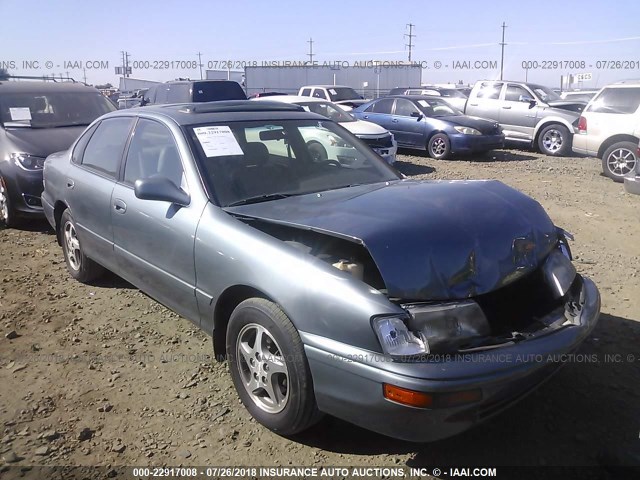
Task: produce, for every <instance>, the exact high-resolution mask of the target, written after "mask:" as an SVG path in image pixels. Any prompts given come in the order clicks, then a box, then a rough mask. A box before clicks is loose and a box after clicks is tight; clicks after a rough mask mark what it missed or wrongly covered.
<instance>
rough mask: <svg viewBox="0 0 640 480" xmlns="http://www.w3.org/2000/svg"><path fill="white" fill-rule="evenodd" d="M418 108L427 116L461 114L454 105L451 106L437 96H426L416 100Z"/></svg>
mask: <svg viewBox="0 0 640 480" xmlns="http://www.w3.org/2000/svg"><path fill="white" fill-rule="evenodd" d="M418 105H419V106H420V109H421V110H422V111H423V112H424V114H425V115H426V116H427V117H451V116H453V115H463V113H462V112H461V111H460V110H458V109H457V108H455V107H452V106H451V105H449V104H448V103H447V101H446V100H443V99H441V98H439V97H428V98H424V99H420V100H418Z"/></svg>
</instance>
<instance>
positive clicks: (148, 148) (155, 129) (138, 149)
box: [124, 118, 186, 190]
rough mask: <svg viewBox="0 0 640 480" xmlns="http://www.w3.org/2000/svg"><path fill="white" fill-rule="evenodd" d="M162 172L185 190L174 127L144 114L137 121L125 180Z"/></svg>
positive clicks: (128, 156)
mask: <svg viewBox="0 0 640 480" xmlns="http://www.w3.org/2000/svg"><path fill="white" fill-rule="evenodd" d="M153 175H163V176H165V177H167V178H168V179H169V180H171V181H172V182H173V183H174V184H175V185H176V186H177V187H181V188H183V189H185V190H186V183H185V179H184V170H183V168H182V163H181V162H180V155H179V154H178V147H177V146H176V142H175V140H174V138H173V134H172V133H171V131H170V130H169V129H168V128H167V127H165V126H164V125H162V124H161V123H159V122H155V121H153V120H147V119H145V118H141V119H140V120H139V121H138V125H136V129H135V131H134V133H133V138H132V139H131V143H130V145H129V151H128V152H127V161H126V164H125V166H124V182H125V183H128V184H131V185H133V183H134V182H135V181H136V180H139V179H143V178H148V177H151V176H153Z"/></svg>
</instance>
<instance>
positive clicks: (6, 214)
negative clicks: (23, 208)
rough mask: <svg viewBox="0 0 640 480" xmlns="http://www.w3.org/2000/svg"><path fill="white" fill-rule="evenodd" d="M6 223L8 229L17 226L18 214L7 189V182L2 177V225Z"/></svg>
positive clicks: (0, 202)
mask: <svg viewBox="0 0 640 480" xmlns="http://www.w3.org/2000/svg"><path fill="white" fill-rule="evenodd" d="M2 223H4V224H5V225H6V226H7V227H9V228H13V227H15V226H16V223H17V222H16V212H15V209H14V208H13V205H12V204H11V195H10V194H9V188H8V187H7V181H6V180H5V179H4V177H2V176H0V224H2Z"/></svg>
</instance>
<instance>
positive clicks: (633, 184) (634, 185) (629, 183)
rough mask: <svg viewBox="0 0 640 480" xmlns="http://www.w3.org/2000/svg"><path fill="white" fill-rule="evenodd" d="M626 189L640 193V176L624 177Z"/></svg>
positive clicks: (635, 193) (633, 192)
mask: <svg viewBox="0 0 640 480" xmlns="http://www.w3.org/2000/svg"><path fill="white" fill-rule="evenodd" d="M624 189H625V190H626V191H627V193H632V194H634V195H640V176H636V177H624Z"/></svg>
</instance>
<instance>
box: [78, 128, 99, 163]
mask: <svg viewBox="0 0 640 480" xmlns="http://www.w3.org/2000/svg"><path fill="white" fill-rule="evenodd" d="M98 125H100V124H99V123H96V124H95V125H94V126H93V127H91V128H90V129H88V130H86V131H85V132H84V133H83V134H82V136H81V137H80V138H79V139H78V142H77V143H76V146H75V147H74V148H73V154H71V161H72V162H73V163H75V164H78V165H80V163H82V154H83V153H84V149H85V148H87V143H89V140H91V136H92V135H93V132H95V131H96V128H98Z"/></svg>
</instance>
